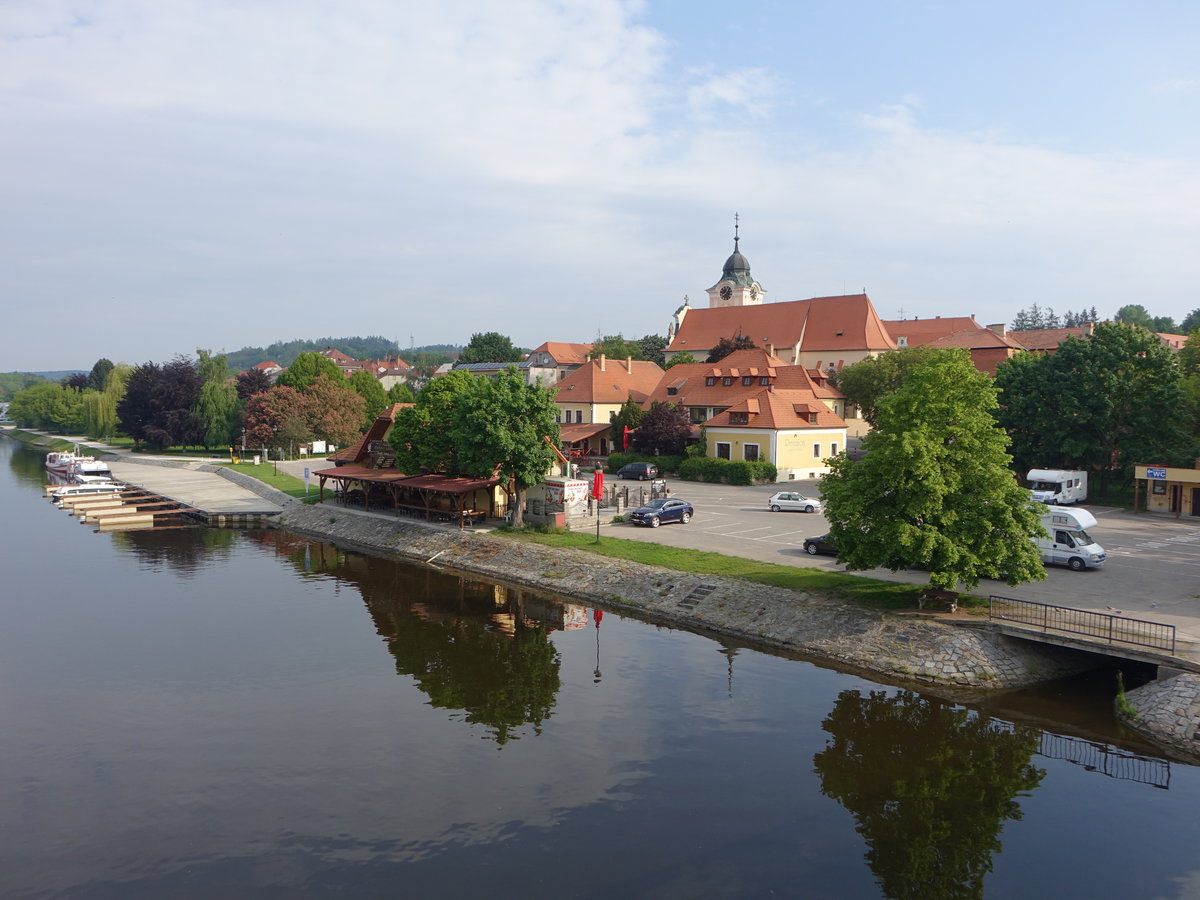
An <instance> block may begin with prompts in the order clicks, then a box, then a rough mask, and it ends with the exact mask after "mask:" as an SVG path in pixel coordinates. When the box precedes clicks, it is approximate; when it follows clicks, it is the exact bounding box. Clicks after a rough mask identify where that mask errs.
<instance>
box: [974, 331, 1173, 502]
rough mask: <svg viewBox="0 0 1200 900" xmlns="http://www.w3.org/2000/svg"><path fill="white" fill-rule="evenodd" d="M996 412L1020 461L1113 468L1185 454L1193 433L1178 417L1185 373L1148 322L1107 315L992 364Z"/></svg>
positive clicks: (1105, 473) (1103, 482)
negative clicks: (1071, 334) (1073, 334)
mask: <svg viewBox="0 0 1200 900" xmlns="http://www.w3.org/2000/svg"><path fill="white" fill-rule="evenodd" d="M996 385H997V387H998V388H999V390H1000V400H1001V404H1002V405H1001V407H1000V410H999V413H998V418H999V421H1000V423H1001V425H1003V426H1004V427H1005V429H1007V430H1008V431H1010V433H1011V434H1012V435H1013V451H1014V454H1015V455H1016V457H1017V460H1018V462H1019V464H1020V466H1021V468H1026V467H1052V468H1064V469H1085V470H1091V471H1095V472H1098V473H1099V475H1100V491H1101V493H1103V492H1104V491H1105V489H1106V488H1107V483H1108V478H1109V476H1110V475H1111V474H1112V473H1114V472H1115V473H1122V474H1124V473H1128V471H1129V470H1130V468H1131V467H1132V466H1133V465H1135V464H1137V463H1138V462H1142V461H1146V460H1154V461H1157V462H1166V463H1167V464H1180V463H1183V462H1185V461H1186V460H1187V459H1188V458H1189V456H1190V455H1191V452H1192V450H1193V442H1192V440H1191V439H1189V437H1188V435H1187V434H1185V433H1184V432H1183V431H1182V429H1181V428H1180V426H1179V417H1178V414H1179V410H1180V404H1181V400H1182V373H1181V371H1180V367H1179V362H1178V360H1177V359H1176V358H1175V356H1174V355H1173V353H1172V351H1171V350H1169V349H1168V348H1167V347H1165V346H1163V344H1162V342H1161V341H1160V340H1159V339H1158V338H1157V337H1156V336H1155V335H1153V334H1152V333H1150V332H1149V331H1147V330H1146V329H1144V328H1139V327H1133V326H1129V325H1122V324H1119V323H1114V322H1102V323H1100V324H1099V325H1097V326H1096V328H1095V330H1094V331H1093V333H1092V336H1091V337H1089V338H1087V339H1082V340H1081V339H1076V338H1071V339H1068V340H1067V341H1065V342H1064V343H1063V344H1062V345H1061V346H1060V347H1059V348H1058V350H1057V352H1055V353H1049V354H1046V355H1044V356H1036V357H1031V356H1030V355H1027V354H1020V355H1018V356H1016V357H1013V358H1012V359H1010V360H1006V361H1005V362H1004V363H1002V364H1001V365H1000V366H998V367H997V369H996Z"/></svg>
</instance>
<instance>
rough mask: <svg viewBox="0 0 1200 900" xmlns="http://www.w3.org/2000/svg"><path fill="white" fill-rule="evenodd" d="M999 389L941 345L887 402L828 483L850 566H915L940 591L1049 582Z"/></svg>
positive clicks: (829, 510)
mask: <svg viewBox="0 0 1200 900" xmlns="http://www.w3.org/2000/svg"><path fill="white" fill-rule="evenodd" d="M995 408H996V389H995V387H994V386H993V384H992V383H991V380H990V379H989V378H988V376H987V375H985V374H983V373H982V372H980V371H979V370H977V369H976V368H975V367H974V366H973V365H972V364H971V359H970V356H968V355H967V353H966V351H965V350H940V351H937V352H936V353H935V354H934V355H933V356H931V357H930V358H929V359H927V360H925V361H924V362H922V363H920V364H918V365H916V366H914V367H913V368H912V369H911V370H910V371H909V372H908V374H907V376H906V377H905V379H904V383H903V384H902V385H901V386H900V388H899V389H898V390H896V391H895V392H893V393H891V394H889V395H888V396H886V397H884V398H882V399H881V400H880V401H879V403H878V407H877V410H876V425H875V428H874V429H873V430H872V431H871V432H870V433H869V434H868V435H867V436H866V437H865V438H864V439H863V449H864V450H866V451H867V452H866V454H865V455H864V456H863V457H862V458H861V459H858V460H851V459H850V458H849V457H847V456H845V455H842V456H838V457H835V458H834V459H833V461H832V462H831V463H830V472H829V473H828V474H826V475H824V476H822V478H821V489H822V493H823V494H824V496H825V500H826V517H827V518H828V520H829V523H830V534H831V540H832V542H833V544H834V545H835V546H836V547H837V548H838V559H839V560H840V561H841V562H843V563H845V564H846V565H847V567H848V568H850V569H873V568H880V567H881V568H886V569H890V570H892V571H897V570H899V569H905V568H908V567H910V566H918V567H920V568H924V569H926V570H928V572H929V583H930V585H932V586H934V587H939V588H948V589H956V588H957V587H958V585H959V583H960V582H961V583H962V584H964V585H965V586H966V587H967V588H972V587H974V586H975V585H976V584H978V583H979V580H980V578H983V577H989V578H1000V577H1003V578H1004V579H1005V580H1006V581H1007V582H1008V583H1009V584H1019V583H1021V582H1025V581H1037V580H1040V579H1043V578H1045V577H1046V575H1045V570H1044V568H1043V567H1042V564H1041V559H1040V557H1039V555H1038V551H1037V548H1036V546H1035V545H1034V543H1033V541H1032V540H1031V538H1034V537H1037V536H1039V535H1041V534H1042V528H1041V525H1040V524H1039V522H1038V517H1037V514H1036V513H1035V512H1034V510H1033V509H1032V508H1031V507H1030V504H1029V494H1028V491H1026V490H1024V489H1023V488H1021V487H1020V486H1019V485H1018V484H1017V482H1016V481H1015V479H1014V478H1013V476H1012V470H1011V465H1012V460H1011V458H1010V457H1009V455H1008V453H1007V452H1006V449H1007V446H1008V436H1007V435H1006V434H1005V433H1004V432H1003V431H1002V430H1001V429H1000V428H999V427H998V426H997V425H996V421H995V419H994V418H993V411H994V409H995Z"/></svg>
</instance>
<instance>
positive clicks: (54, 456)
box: [46, 447, 94, 476]
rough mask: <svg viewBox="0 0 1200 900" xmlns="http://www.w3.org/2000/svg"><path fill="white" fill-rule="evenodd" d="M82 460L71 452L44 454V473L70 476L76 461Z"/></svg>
mask: <svg viewBox="0 0 1200 900" xmlns="http://www.w3.org/2000/svg"><path fill="white" fill-rule="evenodd" d="M76 449H78V447H77V448H76ZM82 458H83V457H80V456H77V455H76V454H75V452H74V451H72V450H63V451H58V450H55V451H53V452H51V453H47V454H46V471H47V472H53V473H54V474H55V475H66V476H70V474H71V467H72V466H74V465H75V463H76V461H77V460H79V459H82ZM87 459H92V457H90V456H89V457H87ZM93 462H94V460H93Z"/></svg>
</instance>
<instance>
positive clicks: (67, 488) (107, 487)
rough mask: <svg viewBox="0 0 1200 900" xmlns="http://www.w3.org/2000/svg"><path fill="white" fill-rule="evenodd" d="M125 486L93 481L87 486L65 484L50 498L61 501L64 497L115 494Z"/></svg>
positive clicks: (110, 482)
mask: <svg viewBox="0 0 1200 900" xmlns="http://www.w3.org/2000/svg"><path fill="white" fill-rule="evenodd" d="M124 487H125V485H123V484H121V483H119V482H116V481H93V482H89V483H87V484H64V485H63V486H62V487H57V488H55V489H54V490H52V491H51V492H50V497H51V499H53V500H61V499H63V498H64V497H86V496H88V495H89V494H115V493H117V492H118V491H120V490H121V489H123V488H124Z"/></svg>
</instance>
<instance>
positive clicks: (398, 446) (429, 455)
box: [388, 372, 475, 475]
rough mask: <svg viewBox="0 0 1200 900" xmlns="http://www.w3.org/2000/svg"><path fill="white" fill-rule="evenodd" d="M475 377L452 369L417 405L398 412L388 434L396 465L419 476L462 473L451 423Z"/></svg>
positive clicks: (429, 387)
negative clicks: (435, 473)
mask: <svg viewBox="0 0 1200 900" xmlns="http://www.w3.org/2000/svg"><path fill="white" fill-rule="evenodd" d="M474 381H475V376H473V375H471V374H470V373H469V372H448V373H447V374H445V375H443V376H441V377H440V378H435V379H433V380H432V381H431V382H429V384H427V385H425V387H424V388H423V389H422V390H421V393H420V394H419V395H418V396H417V399H416V403H415V404H414V405H413V406H409V407H405V408H403V409H401V410H399V411H398V412H397V413H396V420H395V421H394V422H393V423H392V430H391V432H390V433H389V435H388V440H389V441H390V442H391V445H392V449H393V450H395V452H396V468H398V469H399V470H400V471H401V472H408V473H409V474H413V475H415V474H416V473H418V472H443V473H445V474H447V475H458V474H459V468H458V455H457V453H456V449H455V443H454V439H453V437H452V435H451V433H450V426H451V424H453V422H454V410H455V407H456V406H457V404H458V398H459V396H460V395H461V394H463V393H464V392H466V391H467V390H469V389H470V388H471V386H472V385H473V383H474Z"/></svg>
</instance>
